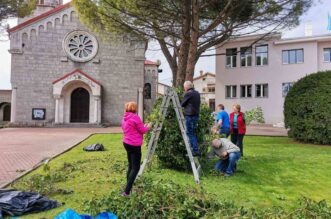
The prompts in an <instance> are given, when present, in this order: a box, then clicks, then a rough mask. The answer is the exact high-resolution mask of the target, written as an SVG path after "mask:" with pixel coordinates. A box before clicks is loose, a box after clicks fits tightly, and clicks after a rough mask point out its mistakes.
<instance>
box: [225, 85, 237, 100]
mask: <svg viewBox="0 0 331 219" xmlns="http://www.w3.org/2000/svg"><path fill="white" fill-rule="evenodd" d="M228 87H230V95H229V97H228V93H227V91H228ZM233 90H236V95H235V96H234V95H233V93H234V92H233ZM235 98H237V85H226V86H225V99H235Z"/></svg>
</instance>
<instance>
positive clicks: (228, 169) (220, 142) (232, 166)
mask: <svg viewBox="0 0 331 219" xmlns="http://www.w3.org/2000/svg"><path fill="white" fill-rule="evenodd" d="M214 155H217V156H218V157H220V160H219V161H217V163H216V164H215V169H216V170H217V171H220V172H221V173H223V174H224V176H231V175H233V174H234V172H235V171H236V168H237V162H238V160H239V159H240V148H239V147H238V146H237V145H235V144H233V143H232V142H231V141H230V140H228V139H226V138H220V139H214V140H213V141H212V147H211V151H210V152H209V154H208V158H211V156H214Z"/></svg>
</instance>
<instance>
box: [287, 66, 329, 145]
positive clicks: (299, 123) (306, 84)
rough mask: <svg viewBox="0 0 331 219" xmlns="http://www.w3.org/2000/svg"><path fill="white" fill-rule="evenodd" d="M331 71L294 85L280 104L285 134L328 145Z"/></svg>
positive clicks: (309, 76) (308, 77) (306, 78)
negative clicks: (287, 131) (287, 129)
mask: <svg viewBox="0 0 331 219" xmlns="http://www.w3.org/2000/svg"><path fill="white" fill-rule="evenodd" d="M330 97H331V71H326V72H318V73H316V74H311V75H308V76H306V77H304V78H302V79H300V80H299V81H298V82H296V83H295V84H294V86H293V87H292V88H291V90H290V91H289V92H288V94H287V96H286V98H285V103H284V117H285V127H286V128H289V133H288V134H289V137H292V138H294V139H296V140H298V141H302V142H309V143H315V144H331V101H330Z"/></svg>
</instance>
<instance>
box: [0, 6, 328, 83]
mask: <svg viewBox="0 0 331 219" xmlns="http://www.w3.org/2000/svg"><path fill="white" fill-rule="evenodd" d="M328 12H330V14H331V0H321V1H319V0H315V5H314V6H313V7H312V8H310V10H309V11H308V12H307V13H306V14H304V15H302V16H301V18H300V21H301V22H300V25H299V26H298V27H296V28H294V29H293V30H290V31H285V32H284V33H283V37H284V38H289V37H298V36H304V26H305V24H306V23H311V24H312V25H313V35H321V34H328V33H330V34H331V31H328V30H327V24H328ZM10 26H11V27H13V26H15V21H11V22H10ZM8 49H9V41H8V40H7V41H2V40H1V38H0V89H10V88H11V85H10V54H9V53H8ZM209 53H214V51H213V50H211V51H209ZM146 58H147V59H150V60H157V59H159V60H161V63H162V64H161V66H160V68H161V69H163V73H161V74H160V76H159V81H160V82H162V83H166V84H169V83H171V80H172V79H171V71H170V68H169V65H168V64H167V62H166V59H165V58H164V56H163V55H162V52H161V51H160V50H159V47H158V46H157V44H155V43H150V45H149V47H148V50H147V52H146ZM195 70H196V72H195V74H196V75H198V74H199V71H200V70H203V71H208V72H215V57H208V58H207V57H202V58H200V59H199V61H198V63H197V65H196V69H195Z"/></svg>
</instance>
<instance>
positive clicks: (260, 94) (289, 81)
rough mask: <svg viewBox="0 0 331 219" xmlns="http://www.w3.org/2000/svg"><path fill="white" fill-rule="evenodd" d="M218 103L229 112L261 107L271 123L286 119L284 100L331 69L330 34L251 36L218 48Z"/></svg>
mask: <svg viewBox="0 0 331 219" xmlns="http://www.w3.org/2000/svg"><path fill="white" fill-rule="evenodd" d="M217 54H222V55H218V56H216V104H219V103H222V104H224V105H225V107H226V109H227V110H228V111H232V105H233V104H234V103H238V104H240V105H241V106H242V111H246V110H249V109H252V108H255V107H257V106H260V107H262V110H263V113H264V117H265V121H266V123H268V124H281V123H282V122H283V120H284V117H283V105H284V99H285V96H286V95H287V92H288V91H289V89H290V88H291V87H292V86H293V84H294V83H295V82H296V81H297V80H299V79H300V78H302V77H304V76H305V75H308V74H312V73H315V72H318V71H323V70H330V69H331V34H329V35H320V36H306V37H298V38H288V39H282V37H281V34H278V33H276V34H272V35H268V36H264V35H251V36H244V37H238V38H234V39H232V40H230V41H229V42H227V43H226V44H225V45H222V46H220V47H219V48H218V49H217Z"/></svg>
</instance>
